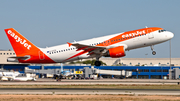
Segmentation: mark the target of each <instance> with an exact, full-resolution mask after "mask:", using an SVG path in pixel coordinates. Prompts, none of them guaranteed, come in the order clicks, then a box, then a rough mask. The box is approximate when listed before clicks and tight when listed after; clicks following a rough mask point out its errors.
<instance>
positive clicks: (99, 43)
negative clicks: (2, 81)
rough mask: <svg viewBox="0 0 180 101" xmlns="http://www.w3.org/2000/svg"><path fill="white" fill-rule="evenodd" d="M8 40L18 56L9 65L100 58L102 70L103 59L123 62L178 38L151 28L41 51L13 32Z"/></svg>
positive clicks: (10, 29) (9, 29) (6, 30)
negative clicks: (144, 49)
mask: <svg viewBox="0 0 180 101" xmlns="http://www.w3.org/2000/svg"><path fill="white" fill-rule="evenodd" d="M5 32H6V34H7V37H8V38H9V41H10V43H11V45H12V47H13V49H14V51H15V53H16V57H9V58H8V61H10V62H13V61H19V62H21V63H64V62H70V61H74V60H78V59H87V58H96V62H95V65H96V66H100V65H101V62H100V61H99V58H100V57H102V56H104V57H112V58H119V57H123V56H125V55H126V54H125V51H128V50H132V49H137V48H142V47H147V46H150V47H151V50H152V54H153V55H155V54H156V52H155V51H154V50H153V46H154V45H156V44H159V43H162V42H165V41H168V40H170V39H171V38H173V37H174V34H173V33H172V32H170V31H166V30H164V29H163V28H159V27H149V28H143V29H138V30H133V31H127V32H123V33H117V34H113V35H108V36H102V37H97V38H93V39H88V40H83V41H78V42H73V43H69V42H67V44H63V45H58V46H53V47H48V48H39V47H37V46H35V45H34V44H32V43H31V42H30V41H29V40H27V39H26V38H25V37H23V36H22V35H21V34H20V33H18V32H17V31H16V30H15V29H13V28H8V29H5Z"/></svg>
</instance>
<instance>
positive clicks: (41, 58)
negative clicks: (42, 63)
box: [39, 51, 45, 60]
mask: <svg viewBox="0 0 180 101" xmlns="http://www.w3.org/2000/svg"><path fill="white" fill-rule="evenodd" d="M39 59H40V60H44V59H45V57H44V53H43V52H41V51H39Z"/></svg>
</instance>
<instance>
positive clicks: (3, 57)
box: [0, 50, 180, 79]
mask: <svg viewBox="0 0 180 101" xmlns="http://www.w3.org/2000/svg"><path fill="white" fill-rule="evenodd" d="M11 56H15V53H14V51H10V50H9V51H0V66H1V70H13V71H19V72H21V73H24V71H25V67H28V68H29V69H34V70H42V69H43V70H52V69H56V70H57V69H59V70H61V66H60V63H57V64H48V65H46V64H22V63H14V62H7V58H8V57H11ZM100 60H101V61H103V62H105V63H106V64H107V66H100V67H96V66H94V68H97V69H99V70H111V71H123V70H125V71H132V76H131V77H129V78H136V79H168V78H169V69H170V66H169V65H170V62H169V59H168V58H101V59H100ZM120 64H121V66H118V65H120ZM80 65H81V66H80ZM179 66H180V58H172V59H171V69H174V71H173V72H177V71H178V70H176V69H179V68H180V67H179ZM85 67H89V68H92V66H90V65H83V64H79V65H78V66H77V65H76V66H75V65H68V63H66V64H65V65H64V66H63V69H64V70H68V71H79V70H82V69H84V68H85ZM179 72H180V71H179ZM176 74H177V75H176V79H178V78H180V75H179V74H178V73H176ZM99 75H100V76H102V77H103V78H118V77H117V76H116V75H107V74H99ZM173 75H175V74H173Z"/></svg>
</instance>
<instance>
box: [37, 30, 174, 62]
mask: <svg viewBox="0 0 180 101" xmlns="http://www.w3.org/2000/svg"><path fill="white" fill-rule="evenodd" d="M120 34H123V33H118V34H113V35H108V36H103V37H98V38H93V39H88V40H83V41H78V42H76V43H81V44H85V45H91V46H96V45H97V44H99V43H102V42H104V41H105V40H108V39H110V38H112V37H115V36H117V35H120ZM173 36H174V34H173V33H172V32H169V31H164V32H159V31H154V32H151V33H148V34H146V35H141V36H138V37H133V38H131V39H129V40H124V41H121V42H118V43H115V44H110V43H111V41H110V42H109V43H104V44H106V46H108V47H111V46H112V47H114V46H120V45H123V46H124V47H125V50H132V49H136V48H141V47H147V46H152V45H156V44H159V43H162V42H165V41H168V40H170V39H171V38H172V37H173ZM108 44H110V45H108ZM40 49H41V51H42V52H44V53H45V54H46V55H47V56H48V57H50V58H51V59H53V60H54V61H55V62H59V63H62V62H68V61H73V60H77V59H86V58H92V56H90V55H88V52H87V53H84V54H81V55H78V56H76V57H73V58H71V59H68V58H69V57H72V56H74V55H76V54H78V53H79V52H81V51H83V50H80V51H76V50H77V49H76V47H74V46H70V47H69V45H68V44H63V45H58V46H53V47H48V48H40ZM42 58H43V57H42ZM66 59H68V60H66Z"/></svg>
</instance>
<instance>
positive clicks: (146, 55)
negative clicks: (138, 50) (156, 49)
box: [145, 53, 148, 65]
mask: <svg viewBox="0 0 180 101" xmlns="http://www.w3.org/2000/svg"><path fill="white" fill-rule="evenodd" d="M145 55H146V61H147V55H148V53H146V54H145ZM145 65H147V62H146V63H145Z"/></svg>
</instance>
